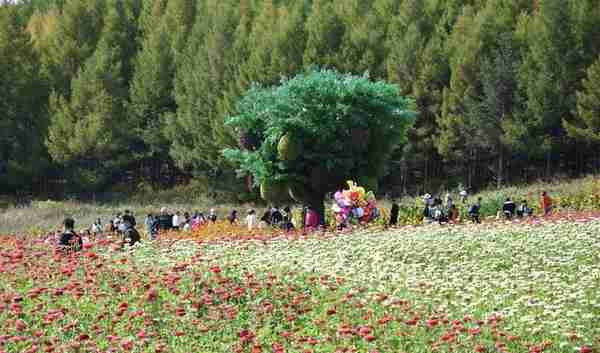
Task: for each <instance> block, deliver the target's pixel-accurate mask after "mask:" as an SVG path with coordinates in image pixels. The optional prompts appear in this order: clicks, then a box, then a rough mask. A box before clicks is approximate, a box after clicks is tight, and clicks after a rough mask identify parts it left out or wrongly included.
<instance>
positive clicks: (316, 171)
mask: <svg viewBox="0 0 600 353" xmlns="http://www.w3.org/2000/svg"><path fill="white" fill-rule="evenodd" d="M412 106H413V104H412V102H411V101H410V100H409V99H407V98H405V97H402V96H401V95H400V89H399V87H398V86H397V85H393V84H389V83H386V82H383V81H377V82H373V81H371V80H369V78H368V77H367V76H362V77H361V76H353V75H349V74H346V75H343V74H339V73H337V72H336V71H333V70H312V71H310V72H308V73H307V74H301V75H297V76H296V77H294V78H292V79H289V80H283V81H282V82H281V84H280V85H278V86H275V87H272V88H268V87H267V88H263V87H260V86H253V87H252V88H251V89H250V90H249V91H248V93H247V94H246V95H244V96H243V97H242V99H241V100H240V101H239V103H238V105H237V114H235V115H233V116H232V117H230V118H229V119H228V121H227V124H228V125H230V126H232V127H233V128H234V129H235V130H236V131H239V133H240V136H241V141H240V142H241V143H240V144H241V145H242V149H227V150H225V151H224V154H225V156H227V157H228V158H229V159H230V160H232V161H235V162H237V163H239V165H240V168H239V172H240V174H242V175H245V174H251V175H252V176H253V177H254V180H255V182H256V184H257V185H260V189H261V196H262V197H263V198H265V199H267V200H268V201H279V200H281V198H282V197H284V196H286V195H290V197H291V198H293V199H294V200H295V201H297V202H302V203H305V204H310V205H312V206H314V207H318V206H319V205H320V204H322V201H323V198H324V196H325V194H326V193H327V192H331V191H333V190H335V189H336V188H337V187H339V186H340V185H341V184H343V183H344V182H345V181H346V180H354V179H358V182H360V183H362V184H363V185H365V186H367V187H369V188H370V189H372V190H376V189H377V180H378V178H379V177H380V176H381V175H382V174H383V167H384V163H385V162H386V161H387V159H388V158H389V156H390V154H391V152H393V150H394V149H396V148H399V147H402V144H403V143H404V142H405V141H406V131H407V130H408V128H409V127H410V126H411V124H412V123H413V121H414V112H413V111H412ZM244 147H245V148H244ZM318 208H320V207H318Z"/></svg>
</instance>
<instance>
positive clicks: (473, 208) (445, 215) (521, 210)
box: [392, 190, 552, 224]
mask: <svg viewBox="0 0 600 353" xmlns="http://www.w3.org/2000/svg"><path fill="white" fill-rule="evenodd" d="M459 195H460V202H461V203H462V204H463V205H465V206H466V205H467V202H468V200H467V192H466V191H464V190H463V191H461V192H460V194H459ZM423 201H424V203H425V207H424V209H423V219H424V220H425V222H427V223H432V222H438V223H440V224H442V223H457V222H458V221H460V214H459V210H458V207H457V205H456V203H455V202H454V199H453V198H452V195H451V194H447V195H446V198H445V203H444V201H442V199H441V198H439V197H432V196H431V195H430V194H425V195H424V196H423ZM481 201H482V199H481V197H479V198H477V200H476V201H475V202H474V203H472V204H470V205H468V208H467V218H468V219H469V220H471V221H473V222H474V223H481V218H480V217H481ZM540 209H541V211H542V212H543V215H544V216H546V215H548V214H549V213H550V212H551V210H552V199H551V198H550V195H548V193H547V192H545V191H544V192H543V193H542V196H541V200H540ZM396 213H397V211H396ZM393 214H394V209H392V215H393ZM532 215H533V209H532V208H531V207H530V206H529V205H528V203H527V200H522V201H521V202H520V203H519V204H518V205H517V204H516V203H515V202H514V201H513V200H512V199H511V198H510V197H507V198H506V200H505V201H504V203H503V205H502V209H500V210H498V212H497V214H496V218H497V219H501V218H504V219H507V220H510V219H513V218H514V217H517V218H523V217H530V216H532Z"/></svg>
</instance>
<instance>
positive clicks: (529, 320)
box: [0, 215, 600, 353]
mask: <svg viewBox="0 0 600 353" xmlns="http://www.w3.org/2000/svg"><path fill="white" fill-rule="evenodd" d="M220 227H222V229H221V228H219V229H220V230H219V232H220V233H222V234H224V235H223V237H221V238H219V237H216V236H214V234H215V233H216V231H215V230H212V231H211V232H207V233H206V234H205V235H203V236H201V235H200V234H197V237H196V238H195V239H189V240H188V239H182V238H181V237H175V236H165V237H163V240H161V241H157V242H145V243H143V244H140V245H138V246H136V249H134V250H131V249H127V250H122V249H120V248H119V247H117V246H116V245H115V244H113V243H112V242H111V241H110V240H103V241H100V242H98V243H92V244H87V245H86V246H85V249H84V250H83V251H82V252H81V253H79V254H77V255H69V256H64V255H60V254H57V253H55V252H54V251H53V249H52V248H50V247H49V246H48V244H46V243H45V242H44V241H42V240H36V239H25V240H16V239H15V238H12V237H10V238H9V237H2V238H0V242H1V243H0V352H3V353H4V352H19V353H20V352H31V353H33V352H182V353H183V352H198V353H207V352H277V353H279V352H406V353H413V352H416V353H420V352H432V351H436V352H557V353H563V352H581V353H585V352H600V324H599V323H598V317H600V295H599V293H600V264H599V260H600V219H598V218H597V217H596V216H593V215H590V216H589V217H584V218H573V219H554V220H553V221H552V222H533V223H529V224H513V223H509V224H502V223H496V224H483V225H462V226H447V227H439V226H420V227H404V228H400V229H394V230H383V229H376V228H371V229H367V230H361V231H357V232H353V233H346V234H337V235H334V234H328V233H324V234H310V235H302V234H294V235H291V236H284V235H282V234H277V233H273V234H268V235H265V236H260V234H246V235H243V236H242V235H240V236H236V232H238V231H239V232H242V229H235V230H233V229H227V228H226V227H225V226H223V225H221V226H220ZM244 234H245V233H244ZM198 240H201V241H198Z"/></svg>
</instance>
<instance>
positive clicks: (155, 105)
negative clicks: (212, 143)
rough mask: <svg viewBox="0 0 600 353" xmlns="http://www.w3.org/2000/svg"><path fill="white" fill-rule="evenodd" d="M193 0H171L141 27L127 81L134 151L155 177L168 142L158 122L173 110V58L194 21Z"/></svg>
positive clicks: (158, 6)
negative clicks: (150, 23)
mask: <svg viewBox="0 0 600 353" xmlns="http://www.w3.org/2000/svg"><path fill="white" fill-rule="evenodd" d="M195 3H196V1H194V0H173V1H170V2H168V3H167V4H166V8H165V10H164V15H162V17H160V16H159V17H156V18H154V19H153V20H154V21H155V22H157V23H158V25H154V26H153V27H148V28H147V29H146V30H145V35H146V37H145V39H144V41H143V43H142V49H141V50H140V52H139V54H138V56H137V57H136V60H135V74H134V77H133V79H132V82H131V85H130V104H129V111H130V122H131V126H132V128H133V129H132V131H133V132H134V134H133V141H135V145H136V146H139V149H138V150H137V151H136V152H137V156H136V157H138V158H139V159H141V160H142V162H143V163H146V164H150V165H151V166H152V168H151V170H152V178H153V179H154V180H157V179H158V178H159V176H160V170H161V167H162V165H164V164H165V163H167V164H169V163H170V161H171V159H170V157H169V148H170V142H169V141H168V139H167V138H166V137H165V135H164V131H163V127H162V125H163V124H164V123H165V120H166V118H165V117H166V115H167V114H174V113H175V111H176V104H175V98H174V96H173V81H174V78H175V72H176V68H177V64H176V60H177V58H179V57H180V56H181V55H182V51H183V49H184V47H185V44H186V42H187V37H188V35H189V32H190V30H191V28H192V26H193V21H194V14H195V11H194V6H195ZM152 5H153V12H155V13H160V12H161V11H162V4H161V2H160V1H156V2H154V3H153V4H152Z"/></svg>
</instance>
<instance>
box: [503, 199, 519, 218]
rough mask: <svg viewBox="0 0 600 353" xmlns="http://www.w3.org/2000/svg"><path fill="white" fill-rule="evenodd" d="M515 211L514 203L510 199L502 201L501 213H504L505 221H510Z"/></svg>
mask: <svg viewBox="0 0 600 353" xmlns="http://www.w3.org/2000/svg"><path fill="white" fill-rule="evenodd" d="M515 209H516V205H515V203H514V202H513V201H512V200H511V199H510V197H507V198H506V201H504V205H503V206H502V212H504V216H505V217H506V219H511V218H512V217H513V215H514V214H515Z"/></svg>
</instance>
